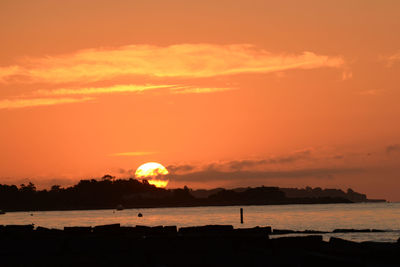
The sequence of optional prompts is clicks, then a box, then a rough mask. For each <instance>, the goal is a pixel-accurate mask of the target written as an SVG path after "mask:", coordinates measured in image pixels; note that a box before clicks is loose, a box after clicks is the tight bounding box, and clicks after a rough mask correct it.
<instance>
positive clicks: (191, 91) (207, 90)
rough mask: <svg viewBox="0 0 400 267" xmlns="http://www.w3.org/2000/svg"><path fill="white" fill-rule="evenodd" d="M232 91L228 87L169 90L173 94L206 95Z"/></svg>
mask: <svg viewBox="0 0 400 267" xmlns="http://www.w3.org/2000/svg"><path fill="white" fill-rule="evenodd" d="M230 90H234V88H229V87H190V86H188V87H180V88H171V92H172V93H173V94H207V93H218V92H225V91H230Z"/></svg>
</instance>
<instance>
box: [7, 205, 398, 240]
mask: <svg viewBox="0 0 400 267" xmlns="http://www.w3.org/2000/svg"><path fill="white" fill-rule="evenodd" d="M242 208H243V209H244V224H240V218H239V209H240V207H239V206H225V207H192V208H154V209H125V210H122V211H115V210H80V211H38V212H9V213H6V214H4V215H1V216H0V224H3V225H7V224H31V223H33V224H34V225H35V226H43V227H48V228H59V229H62V228H63V227H64V226H95V225H101V224H111V223H120V224H121V225H123V226H135V225H148V226H157V225H176V226H178V227H182V226H196V225H207V224H230V225H233V226H234V227H235V228H240V227H255V226H272V228H276V229H291V230H307V229H311V230H320V231H332V230H334V229H336V228H354V229H367V228H368V229H382V230H392V231H391V232H386V233H349V234H328V235H324V238H325V239H327V238H329V237H330V236H337V237H341V238H345V239H349V240H354V241H366V240H371V241H396V240H397V239H398V238H399V237H400V231H399V230H400V203H357V204H321V205H268V206H242ZM139 212H140V213H142V214H143V217H141V218H139V217H137V214H138V213H139Z"/></svg>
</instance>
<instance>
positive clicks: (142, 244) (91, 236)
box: [0, 224, 400, 266]
mask: <svg viewBox="0 0 400 267" xmlns="http://www.w3.org/2000/svg"><path fill="white" fill-rule="evenodd" d="M272 233H273V231H272V229H271V227H255V228H245V229H234V228H233V227H232V226H231V225H207V226H198V227H183V228H179V229H178V228H177V227H176V226H157V227H148V226H136V227H123V226H120V225H119V224H112V225H102V226H96V227H65V228H64V229H63V230H59V229H48V228H43V227H37V228H34V227H33V226H32V225H7V226H0V260H1V262H0V265H1V266H50V265H51V266H92V265H95V266H122V265H123V266H126V265H129V266H399V265H400V257H399V256H398V255H400V243H399V242H397V243H396V242H395V243H377V242H363V243H356V242H351V241H346V240H343V239H339V238H333V237H332V238H331V239H330V240H329V242H326V241H323V239H322V236H321V235H318V234H313V235H308V236H292V237H281V238H273V239H270V238H269V235H270V234H272Z"/></svg>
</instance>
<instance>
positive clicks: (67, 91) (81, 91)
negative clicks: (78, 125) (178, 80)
mask: <svg viewBox="0 0 400 267" xmlns="http://www.w3.org/2000/svg"><path fill="white" fill-rule="evenodd" d="M174 86H176V85H154V84H145V85H135V84H120V85H113V86H108V87H84V88H75V89H72V88H60V89H55V90H38V91H36V94H38V95H47V96H58V95H92V94H111V93H136V92H143V91H148V90H156V89H163V88H172V87H174Z"/></svg>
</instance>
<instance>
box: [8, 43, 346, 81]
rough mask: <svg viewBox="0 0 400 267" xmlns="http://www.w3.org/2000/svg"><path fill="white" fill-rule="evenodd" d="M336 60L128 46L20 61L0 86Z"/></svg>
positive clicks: (217, 48) (201, 47)
mask: <svg viewBox="0 0 400 267" xmlns="http://www.w3.org/2000/svg"><path fill="white" fill-rule="evenodd" d="M343 65H344V60H343V59H342V58H341V57H337V56H333V57H331V56H326V55H318V54H315V53H313V52H303V53H301V54H273V53H270V52H267V51H265V50H262V49H258V48H256V47H255V46H252V45H248V44H233V45H215V44H177V45H171V46H152V45H128V46H121V47H117V48H101V49H87V50H80V51H77V52H75V53H71V54H65V55H56V56H46V57H39V58H24V59H21V60H20V61H19V63H18V64H15V65H11V66H6V67H3V68H0V81H2V82H17V81H18V82H43V83H51V84H57V83H71V82H72V83H74V82H96V81H102V80H109V79H114V78H117V77H123V76H150V77H183V78H204V77H214V76H221V75H232V74H240V73H269V72H275V71H285V70H291V69H314V68H322V67H333V68H340V67H342V66H343Z"/></svg>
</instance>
